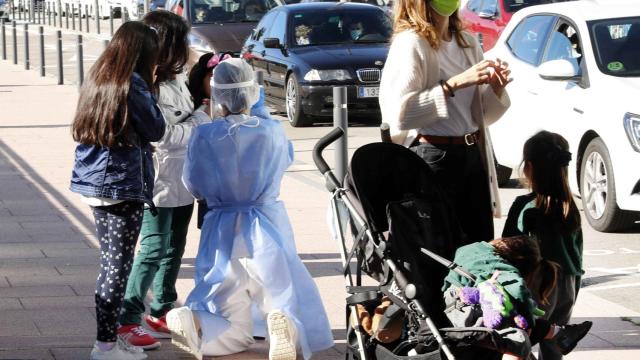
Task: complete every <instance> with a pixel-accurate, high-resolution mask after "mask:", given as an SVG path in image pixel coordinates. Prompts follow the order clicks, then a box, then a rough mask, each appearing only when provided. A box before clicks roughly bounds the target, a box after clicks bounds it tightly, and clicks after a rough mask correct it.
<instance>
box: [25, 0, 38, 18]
mask: <svg viewBox="0 0 640 360" xmlns="http://www.w3.org/2000/svg"><path fill="white" fill-rule="evenodd" d="M35 4H36V0H29V11H27V18H28V19H29V22H35V21H34V20H35V17H36V13H35V12H34V11H35Z"/></svg>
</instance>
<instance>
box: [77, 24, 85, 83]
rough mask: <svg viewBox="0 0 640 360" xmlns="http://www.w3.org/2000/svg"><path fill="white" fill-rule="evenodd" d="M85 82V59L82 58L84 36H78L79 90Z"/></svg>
mask: <svg viewBox="0 0 640 360" xmlns="http://www.w3.org/2000/svg"><path fill="white" fill-rule="evenodd" d="M83 82H84V59H83V57H82V35H81V34H78V90H80V88H82V83H83Z"/></svg>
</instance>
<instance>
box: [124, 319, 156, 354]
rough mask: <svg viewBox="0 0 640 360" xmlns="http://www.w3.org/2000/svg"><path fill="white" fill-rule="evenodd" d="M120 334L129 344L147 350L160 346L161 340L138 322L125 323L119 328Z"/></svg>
mask: <svg viewBox="0 0 640 360" xmlns="http://www.w3.org/2000/svg"><path fill="white" fill-rule="evenodd" d="M118 336H119V337H120V338H121V339H122V340H124V341H126V342H127V343H128V344H129V345H133V346H137V347H140V348H143V349H145V350H153V349H157V348H159V347H160V341H158V340H156V339H155V338H154V337H153V336H151V335H149V334H147V332H146V331H145V330H144V329H143V328H142V326H140V325H138V324H131V325H123V326H120V327H119V328H118Z"/></svg>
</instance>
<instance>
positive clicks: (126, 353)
mask: <svg viewBox="0 0 640 360" xmlns="http://www.w3.org/2000/svg"><path fill="white" fill-rule="evenodd" d="M123 344H125V343H124V342H123V341H118V342H116V344H115V346H114V347H112V348H111V350H108V351H102V350H100V348H98V345H93V350H91V355H90V357H89V359H90V360H143V359H146V358H147V354H145V353H141V352H133V351H130V350H129V349H128V348H126V347H125V346H124V345H123Z"/></svg>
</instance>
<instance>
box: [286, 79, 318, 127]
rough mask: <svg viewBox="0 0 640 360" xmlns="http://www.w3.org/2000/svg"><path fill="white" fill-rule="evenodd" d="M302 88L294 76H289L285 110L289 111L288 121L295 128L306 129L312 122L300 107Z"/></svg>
mask: <svg viewBox="0 0 640 360" xmlns="http://www.w3.org/2000/svg"><path fill="white" fill-rule="evenodd" d="M299 90H300V86H299V85H298V80H297V79H296V76H295V75H294V74H291V75H289V78H288V79H287V89H286V91H285V96H284V97H285V108H286V110H287V119H288V120H289V123H290V124H291V126H293V127H305V126H309V125H311V124H312V122H311V121H310V120H309V119H308V117H307V116H305V115H304V114H303V112H302V106H300V105H301V104H300V91H299Z"/></svg>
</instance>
